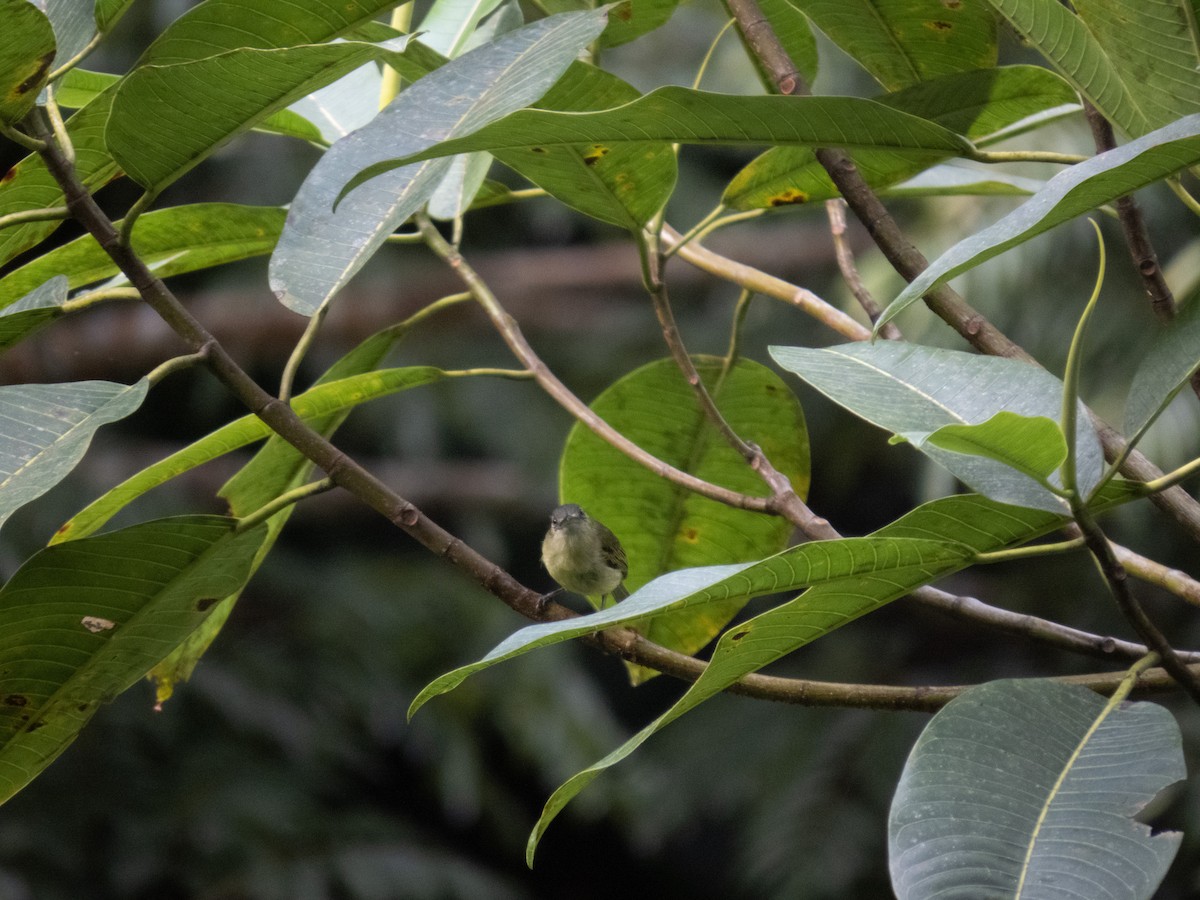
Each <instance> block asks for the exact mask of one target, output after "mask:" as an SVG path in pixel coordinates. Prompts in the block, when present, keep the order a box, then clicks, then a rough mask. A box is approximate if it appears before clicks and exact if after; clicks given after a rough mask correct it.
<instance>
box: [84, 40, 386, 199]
mask: <svg viewBox="0 0 1200 900" xmlns="http://www.w3.org/2000/svg"><path fill="white" fill-rule="evenodd" d="M406 40H407V39H403V38H402V39H401V40H400V42H399V43H397V44H395V45H389V46H387V47H377V46H376V45H374V44H363V43H358V42H343V43H337V44H308V45H301V46H299V47H284V48H280V49H267V50H259V49H248V48H239V49H237V50H230V51H227V52H225V53H221V54H218V55H217V56H209V57H205V58H204V59H197V60H192V61H189V62H182V63H175V64H172V65H151V66H142V67H141V68H138V69H135V70H134V71H133V72H132V73H130V74H129V75H128V76H126V77H125V78H124V79H123V80H122V81H121V83H120V84H119V85H118V86H117V89H116V90H117V93H116V97H115V99H114V100H113V108H112V115H111V117H110V118H109V121H108V126H107V128H106V130H105V137H106V139H107V141H108V145H109V148H110V149H111V150H112V154H113V157H114V158H115V159H116V160H117V162H118V163H120V165H121V168H123V169H124V170H125V171H126V173H128V174H129V176H130V177H131V178H133V179H135V180H136V181H137V182H139V183H140V184H141V185H142V186H143V187H145V188H147V189H150V190H156V191H157V190H161V189H162V188H163V187H165V186H166V185H168V184H170V183H171V182H172V181H174V180H175V179H177V178H179V177H180V176H181V175H183V174H184V173H185V172H187V171H189V170H190V169H192V168H193V167H194V166H196V165H198V164H199V163H200V162H202V161H203V160H204V159H206V158H207V157H208V156H210V155H211V154H212V153H214V152H215V151H216V150H218V149H219V148H220V147H222V146H223V145H224V144H226V143H228V142H229V141H230V140H232V139H233V138H234V137H236V136H237V135H239V134H241V133H243V132H245V131H249V130H250V129H251V128H253V127H254V126H255V125H256V124H258V123H259V122H261V121H262V120H263V119H265V118H266V117H267V116H269V115H270V114H271V113H273V112H276V111H278V110H281V109H283V108H284V107H285V106H287V105H288V104H289V103H292V102H294V101H296V100H299V99H300V98H301V97H304V96H306V95H307V94H309V93H311V92H312V91H314V90H316V89H317V88H319V87H322V86H324V85H326V84H329V83H330V82H333V81H335V80H337V79H338V78H340V77H341V76H342V75H345V74H346V73H347V72H350V71H352V70H353V69H356V68H358V67H359V66H361V65H363V64H364V63H366V62H368V61H369V60H372V59H377V58H381V57H382V58H387V59H388V61H389V63H394V64H396V65H401V63H400V59H402V56H403V51H404V46H403V44H404V43H405V42H406Z"/></svg>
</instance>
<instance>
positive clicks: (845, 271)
mask: <svg viewBox="0 0 1200 900" xmlns="http://www.w3.org/2000/svg"><path fill="white" fill-rule="evenodd" d="M825 213H826V214H827V215H828V217H829V234H830V236H831V237H832V238H833V253H834V256H835V257H837V264H838V269H839V270H841V273H842V279H843V280H844V281H845V282H846V286H847V287H848V288H850V293H851V294H853V295H854V299H855V300H857V301H858V305H859V306H861V307H862V308H863V312H865V313H866V314H867V318H868V319H870V320H871V324H874V323H876V322H878V321H879V317H880V316H881V315H882V314H883V310H882V309H881V308H880V306H879V304H878V303H877V302H876V301H875V298H874V297H872V296H871V292H870V291H868V290H867V286H866V285H865V284H863V281H862V277H861V276H860V275H859V274H858V268H857V267H856V266H855V265H854V254H853V253H852V252H851V250H850V245H849V244H848V243H847V242H846V202H845V201H844V200H837V199H835V200H826V201H825ZM880 334H882V335H883V337H884V338H886V339H887V340H889V341H898V340H900V339H901V337H902V335H901V334H900V329H899V328H897V327H896V325H895V323H893V322H888V323H887V324H886V325H884V326H883V329H882V330H881V331H880Z"/></svg>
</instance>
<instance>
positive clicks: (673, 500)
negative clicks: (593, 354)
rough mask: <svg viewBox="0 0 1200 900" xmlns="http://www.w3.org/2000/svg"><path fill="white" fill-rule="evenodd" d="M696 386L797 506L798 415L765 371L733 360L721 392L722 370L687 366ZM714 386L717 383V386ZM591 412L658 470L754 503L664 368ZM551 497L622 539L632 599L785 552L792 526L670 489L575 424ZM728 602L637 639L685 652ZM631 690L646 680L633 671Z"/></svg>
mask: <svg viewBox="0 0 1200 900" xmlns="http://www.w3.org/2000/svg"><path fill="white" fill-rule="evenodd" d="M695 365H696V368H697V371H699V373H700V377H701V379H702V380H703V381H704V383H705V385H706V386H707V387H708V388H709V390H710V392H711V393H712V394H713V399H714V400H715V401H716V403H717V406H718V408H719V409H721V411H722V412H723V413H724V415H725V416H726V419H727V420H728V421H729V423H730V425H731V427H732V428H733V429H734V431H735V432H736V433H737V434H738V435H740V436H741V437H742V439H743V440H747V441H752V442H753V443H755V444H758V445H759V446H760V447H762V448H763V452H764V453H765V454H766V456H767V458H768V459H770V460H771V462H772V464H773V465H774V466H775V467H776V469H777V470H778V471H779V472H781V473H782V474H784V475H785V476H787V478H788V479H789V480H790V481H791V483H792V485H793V487H794V489H795V490H796V492H797V493H798V494H799V495H800V496H802V497H803V496H804V495H805V493H806V492H807V490H808V476H809V471H808V465H809V460H808V433H807V431H806V429H805V425H804V414H803V412H802V411H801V409H800V404H799V403H797V402H796V398H795V396H794V395H793V394H792V392H791V391H790V390H788V388H787V385H786V384H784V383H783V381H782V380H781V379H780V378H779V376H778V375H776V374H775V373H774V372H772V371H771V370H770V369H767V368H766V367H765V366H762V365H760V364H758V363H756V362H753V361H750V360H741V361H739V362H738V363H737V365H736V366H734V367H733V368H732V369H731V370H730V372H729V374H728V376H727V377H726V378H725V379H724V381H720V373H721V365H722V360H720V359H718V358H715V357H696V359H695ZM718 382H720V383H719V384H718ZM591 408H592V410H593V412H595V413H596V414H597V415H598V416H600V418H602V419H604V420H605V421H606V422H608V423H609V424H610V425H612V426H613V427H614V428H616V429H617V430H618V431H620V432H621V433H622V434H623V435H625V436H626V437H627V438H629V439H630V440H632V441H633V442H634V443H635V444H637V445H638V446H640V447H642V448H643V449H644V450H646V451H648V452H650V453H652V454H653V455H654V456H656V457H658V458H659V459H661V460H663V461H664V462H667V463H668V464H670V465H673V466H675V467H677V468H680V469H683V470H685V471H687V472H690V473H691V474H694V475H697V476H699V477H700V478H703V479H704V480H705V481H709V482H712V483H715V484H720V485H723V486H725V487H729V488H732V489H733V490H736V491H741V492H743V493H747V494H751V495H758V496H762V495H764V494H765V493H766V487H765V485H764V484H763V482H762V479H761V478H760V477H759V476H758V475H757V474H756V473H754V472H753V471H751V469H750V468H749V466H747V465H746V463H745V460H743V459H742V457H741V456H740V455H739V454H738V453H737V451H735V450H734V449H733V448H732V447H730V446H729V444H728V443H727V442H726V441H725V440H724V439H723V438H721V437H720V436H719V435H718V434H717V433H716V431H715V430H714V429H713V427H712V425H711V424H709V423H708V421H707V419H706V418H705V416H704V413H703V412H702V411H701V410H700V407H699V405H698V403H697V402H696V399H695V394H694V393H693V391H692V388H691V387H690V386H689V385H688V384H687V382H686V381H685V380H684V378H683V376H682V375H681V374H680V372H679V368H678V366H676V364H675V363H674V361H673V360H670V359H663V360H658V361H657V362H653V363H649V364H648V365H645V366H642V367H641V368H639V369H637V370H635V371H634V372H631V373H630V374H629V375H626V376H625V377H624V378H622V379H621V380H620V381H618V382H616V383H615V384H614V385H612V386H611V387H610V388H608V390H606V391H605V392H604V393H603V394H601V395H600V396H599V397H597V398H596V400H595V401H593V403H592V404H591ZM558 480H559V494H560V496H561V498H562V502H564V503H578V504H579V505H581V506H582V507H583V508H584V509H586V510H587V511H588V512H589V513H590V514H591V515H593V516H595V517H596V518H597V519H599V520H600V521H601V522H604V523H605V524H606V525H608V527H609V528H611V529H612V530H613V531H614V532H615V533H616V535H617V536H618V537H619V538H620V539H621V541H622V544H623V546H624V548H625V554H626V556H627V558H628V560H629V576H628V578H627V579H626V586H627V587H628V588H629V589H630V590H634V589H636V588H638V587H640V586H641V585H643V584H645V583H646V582H648V581H650V580H651V579H652V578H655V577H657V576H659V575H662V574H664V573H666V572H670V571H673V570H676V569H691V568H694V567H697V566H711V565H717V564H722V563H740V562H746V561H749V560H756V559H762V558H763V555H764V554H769V553H774V552H776V551H779V550H782V549H783V548H784V547H786V546H787V542H788V539H789V537H790V536H791V532H792V526H791V525H790V523H788V522H787V521H786V520H785V519H783V518H781V517H779V516H765V515H761V514H759V513H754V512H748V511H746V510H739V509H734V508H733V507H731V506H727V505H725V504H722V503H717V502H716V501H715V500H708V499H706V498H704V497H701V496H700V495H699V494H696V493H693V492H692V491H688V490H684V489H683V488H680V487H677V486H675V485H673V484H671V483H670V482H668V481H667V480H666V479H664V478H660V477H658V476H657V475H656V474H654V473H653V472H651V471H650V470H649V469H646V468H645V467H643V466H641V465H640V464H638V463H636V462H634V461H633V460H631V459H630V458H629V457H628V456H626V455H625V454H624V453H621V452H620V451H619V450H616V449H614V448H613V447H612V446H611V445H610V444H608V443H607V442H606V441H603V440H601V439H600V438H599V437H597V436H596V435H595V434H594V433H593V432H592V431H591V429H589V428H587V427H586V426H584V425H582V424H580V423H576V425H575V426H574V427H573V428H572V429H571V433H570V436H569V437H568V438H567V443H566V447H565V448H564V450H563V458H562V463H561V464H560V466H559V479H558ZM747 599H748V598H747V597H745V596H731V597H729V598H728V599H726V600H725V601H724V602H721V603H716V604H711V605H708V606H705V607H704V608H703V609H691V608H689V609H683V610H680V611H678V612H674V613H671V614H669V615H663V616H658V617H656V618H654V619H653V620H652V621H651V622H650V623H649V625H648V626H647V629H646V631H645V634H646V636H647V637H649V638H650V640H652V641H654V642H655V643H657V644H661V645H663V646H665V647H669V648H670V649H672V650H678V651H680V652H681V653H688V654H691V653H694V652H696V651H697V650H699V649H700V648H701V647H703V646H704V645H705V644H707V643H708V642H709V641H710V640H712V638H713V637H714V635H716V634H717V632H719V631H720V630H721V628H723V627H724V626H725V624H726V623H727V622H728V621H729V619H730V618H731V617H732V616H733V615H734V614H735V613H736V612H737V611H738V610H739V609H741V607H742V605H743V604H745V602H746V600H747ZM631 671H632V673H633V676H634V679H635V681H640V680H644V679H645V678H646V677H649V675H650V674H652V673H650V672H649V671H648V670H644V669H641V668H640V667H634V668H633V669H632V670H631Z"/></svg>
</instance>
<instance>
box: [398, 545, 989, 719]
mask: <svg viewBox="0 0 1200 900" xmlns="http://www.w3.org/2000/svg"><path fill="white" fill-rule="evenodd" d="M971 555H972V551H971V550H970V549H969V548H966V547H964V546H962V545H960V544H956V543H952V542H949V541H937V540H920V539H909V538H903V539H900V538H879V539H876V538H846V539H844V540H837V541H814V542H811V543H808V544H801V545H799V546H797V547H790V548H788V549H787V550H784V551H782V552H781V553H778V554H776V555H775V556H770V557H767V558H766V559H764V560H761V561H759V562H747V563H741V564H738V565H722V566H703V567H699V568H693V569H680V570H678V571H674V572H669V573H667V574H665V575H660V576H659V577H657V578H655V579H654V580H653V581H651V582H649V583H648V584H646V585H644V586H643V587H641V588H639V589H638V590H636V591H634V592H633V593H632V594H631V595H630V596H629V597H628V598H627V599H625V600H622V601H621V602H620V603H618V604H616V605H615V606H609V607H608V608H606V609H602V610H599V611H597V612H593V613H589V614H588V615H586V616H579V617H577V618H574V619H566V620H564V621H559V622H540V623H538V624H536V625H527V626H525V627H524V628H522V629H521V630H520V631H517V632H516V633H515V634H512V635H510V636H509V637H507V638H505V639H504V640H503V641H501V642H500V643H499V644H498V645H497V646H496V647H495V648H494V649H493V650H491V651H490V652H489V653H488V654H487V655H486V656H484V657H483V658H482V659H480V660H479V661H478V662H474V663H471V664H470V665H467V666H462V667H461V668H458V669H455V670H453V671H451V672H447V673H446V674H445V675H441V676H439V677H438V678H435V679H434V680H433V681H432V682H430V683H429V684H428V685H426V686H425V688H423V689H422V690H421V692H420V693H419V694H418V695H417V697H416V699H414V700H413V702H412V705H411V706H410V707H409V713H408V714H409V717H410V718H411V717H412V716H413V715H415V714H416V712H417V710H418V709H420V708H421V707H422V706H424V705H425V704H426V703H428V702H429V701H430V700H431V699H433V698H434V697H437V696H439V695H441V694H445V693H447V692H449V691H451V690H453V689H454V688H456V687H458V686H459V685H460V684H462V683H463V681H465V680H466V679H467V678H468V677H470V676H471V675H474V674H475V673H476V672H480V671H482V670H483V669H486V668H488V667H490V666H493V665H495V664H496V663H499V662H504V661H505V660H509V659H512V658H514V657H516V656H520V655H521V654H523V653H528V652H529V651H530V650H535V649H538V648H540V647H548V646H551V645H552V644H557V643H561V642H562V641H566V640H570V639H571V638H576V637H582V636H584V635H588V634H595V633H596V632H599V631H604V630H606V629H609V628H617V627H621V626H630V625H637V624H638V623H639V621H649V622H654V621H656V619H658V618H661V617H663V616H664V614H667V615H669V614H670V613H671V612H672V611H678V610H685V611H695V610H702V609H704V608H706V607H708V606H710V605H714V604H715V605H723V604H727V603H729V602H731V601H735V602H738V603H745V601H746V600H748V599H750V598H751V597H755V596H761V595H763V594H776V593H784V592H788V591H798V590H801V589H802V588H805V587H809V586H810V585H816V584H826V583H829V582H834V581H845V580H847V579H851V578H861V577H867V576H876V577H879V578H887V577H888V576H889V575H891V574H892V573H894V572H897V571H907V570H909V569H911V568H912V567H914V566H924V567H926V568H937V567H943V566H947V565H954V566H959V565H962V564H963V563H964V560H967V559H969V558H970V557H971ZM639 630H641V629H639Z"/></svg>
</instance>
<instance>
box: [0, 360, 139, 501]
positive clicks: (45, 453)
mask: <svg viewBox="0 0 1200 900" xmlns="http://www.w3.org/2000/svg"><path fill="white" fill-rule="evenodd" d="M147 390H149V383H148V382H147V381H146V379H144V378H143V379H142V380H141V381H139V382H137V383H136V384H132V385H125V384H113V383H112V382H108V381H76V382H70V383H68V384H19V385H10V386H8V387H2V388H0V418H3V420H4V423H5V427H4V429H3V433H0V524H3V522H4V521H5V520H6V519H7V518H8V517H9V516H10V515H12V513H13V512H14V511H15V510H16V509H18V508H19V507H21V506H23V505H24V504H26V503H28V502H29V501H31V500H34V499H36V498H37V497H40V496H41V495H42V494H44V493H46V491H48V490H50V488H52V487H54V485H56V484H58V482H59V481H61V480H62V479H63V478H65V477H66V475H67V473H68V472H70V471H71V470H72V469H73V468H75V466H76V464H77V463H78V462H79V460H80V459H82V458H83V454H84V453H85V452H86V451H87V448H88V445H89V444H90V443H91V440H92V435H94V434H95V433H96V429H98V428H99V427H100V426H101V425H107V424H108V423H109V422H115V421H116V420H118V419H123V418H124V417H125V416H128V415H130V414H131V413H132V412H133V411H134V410H136V409H137V408H138V407H139V406H141V404H142V400H143V399H144V398H145V396H146V391H147Z"/></svg>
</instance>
